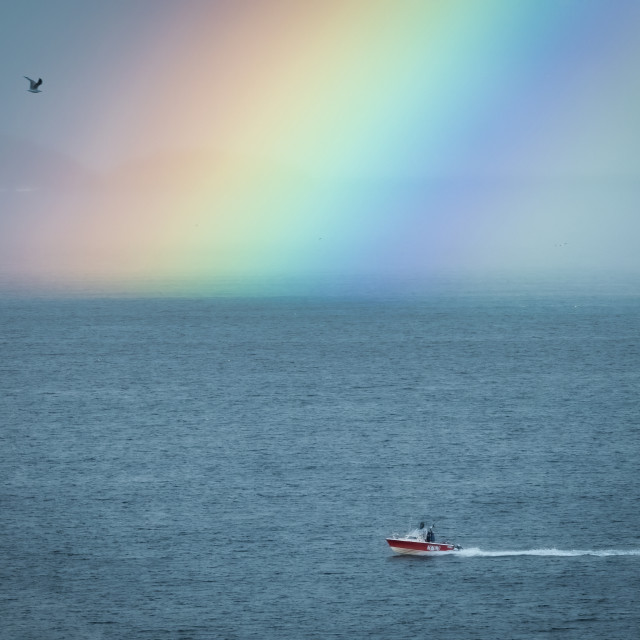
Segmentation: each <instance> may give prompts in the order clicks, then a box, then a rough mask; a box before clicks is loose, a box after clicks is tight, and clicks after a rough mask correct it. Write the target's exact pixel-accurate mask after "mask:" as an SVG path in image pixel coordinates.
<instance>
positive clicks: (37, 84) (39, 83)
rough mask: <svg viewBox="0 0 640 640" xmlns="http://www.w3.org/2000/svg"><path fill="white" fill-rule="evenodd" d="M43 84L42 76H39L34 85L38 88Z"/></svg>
mask: <svg viewBox="0 0 640 640" xmlns="http://www.w3.org/2000/svg"><path fill="white" fill-rule="evenodd" d="M41 84H42V78H38V82H36V83H35V84H34V85H33V86H34V87H35V88H36V89H37V88H38V87H39V86H40V85H41Z"/></svg>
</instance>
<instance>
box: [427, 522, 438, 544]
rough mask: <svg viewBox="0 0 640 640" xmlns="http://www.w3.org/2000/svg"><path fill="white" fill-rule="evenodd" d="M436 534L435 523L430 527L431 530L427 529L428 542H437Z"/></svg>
mask: <svg viewBox="0 0 640 640" xmlns="http://www.w3.org/2000/svg"><path fill="white" fill-rule="evenodd" d="M435 539H436V536H435V534H434V533H433V525H431V526H430V527H429V531H427V542H435Z"/></svg>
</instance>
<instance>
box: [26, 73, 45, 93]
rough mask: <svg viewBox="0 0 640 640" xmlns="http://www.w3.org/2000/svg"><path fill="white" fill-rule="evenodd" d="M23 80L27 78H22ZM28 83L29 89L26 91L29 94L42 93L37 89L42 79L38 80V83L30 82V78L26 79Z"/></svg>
mask: <svg viewBox="0 0 640 640" xmlns="http://www.w3.org/2000/svg"><path fill="white" fill-rule="evenodd" d="M22 77H23V78H27V76H22ZM27 80H28V81H29V88H28V89H27V91H31V93H42V91H40V89H38V87H39V86H40V85H41V84H42V78H38V82H36V81H35V80H32V79H31V78H27Z"/></svg>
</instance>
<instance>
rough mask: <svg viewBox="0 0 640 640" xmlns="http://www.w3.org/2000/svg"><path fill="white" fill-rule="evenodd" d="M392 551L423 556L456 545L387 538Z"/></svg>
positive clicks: (446, 549)
mask: <svg viewBox="0 0 640 640" xmlns="http://www.w3.org/2000/svg"><path fill="white" fill-rule="evenodd" d="M387 544H388V545H389V546H390V547H391V549H392V551H395V552H396V553H401V554H404V555H410V556H425V555H432V554H434V553H441V552H443V551H455V550H456V549H457V548H458V547H456V545H453V544H449V543H448V542H423V541H421V540H409V539H407V538H387Z"/></svg>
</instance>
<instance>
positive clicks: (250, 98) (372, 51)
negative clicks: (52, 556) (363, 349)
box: [0, 0, 640, 294]
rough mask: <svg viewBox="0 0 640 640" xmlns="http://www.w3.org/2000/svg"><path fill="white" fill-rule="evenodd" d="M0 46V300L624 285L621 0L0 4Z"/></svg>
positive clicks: (631, 216)
mask: <svg viewBox="0 0 640 640" xmlns="http://www.w3.org/2000/svg"><path fill="white" fill-rule="evenodd" d="M0 53H1V55H0V78H1V79H2V82H1V84H0V99H1V100H2V107H1V108H0V114H1V115H0V290H11V291H16V290H25V291H29V290H34V291H35V290H45V291H59V292H65V291H68V292H73V291H85V292H95V293H101V292H113V293H118V292H122V293H134V294H135V293H139V294H145V293H147V294H152V293H158V292H160V293H166V294H171V293H175V294H181V293H182V294H186V293H189V292H202V293H212V294H215V293H216V292H219V291H222V290H224V291H226V292H229V291H231V292H234V291H237V292H246V291H249V290H250V291H253V292H258V293H259V292H260V291H262V290H264V291H267V290H268V289H269V287H273V286H274V283H287V282H296V283H297V285H296V286H297V287H298V290H300V291H305V290H309V291H311V290H313V288H314V287H315V286H318V283H320V282H331V281H335V282H338V281H341V280H344V279H350V278H351V279H355V280H357V279H358V278H361V279H363V280H368V281H375V280H376V279H378V280H380V281H382V280H385V281H393V280H394V279H399V280H402V279H413V280H414V281H420V280H421V279H423V280H428V279H429V278H433V277H435V276H437V275H438V274H443V273H460V274H470V275H473V276H483V275H485V276H487V277H489V276H490V275H491V274H508V275H510V276H512V277H514V278H518V277H520V276H523V277H524V275H525V274H543V275H545V276H551V277H553V276H558V277H560V276H561V275H563V274H564V276H566V274H582V275H583V276H584V275H585V274H610V275H611V276H612V277H615V276H616V274H623V275H624V277H627V278H634V277H638V276H640V251H639V246H638V245H639V239H640V206H639V205H640V118H639V117H638V114H640V71H639V69H640V3H639V2H637V1H635V0H393V1H391V0H389V1H387V0H323V1H322V2H302V1H300V0H220V1H217V0H174V1H170V0H126V1H125V0H109V1H104V2H103V1H101V0H96V1H94V2H91V3H87V2H84V1H75V0H49V1H40V2H36V1H33V0H20V1H15V2H13V1H11V0H6V1H5V2H3V3H2V5H0ZM23 76H29V77H32V78H35V79H37V78H40V77H41V78H42V79H43V84H42V86H41V90H42V92H41V93H38V94H32V93H29V92H28V91H27V90H26V89H27V88H28V82H27V80H25V79H24V78H23ZM564 276H563V277H564ZM282 286H284V285H282Z"/></svg>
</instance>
